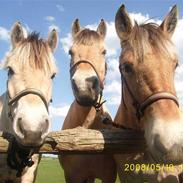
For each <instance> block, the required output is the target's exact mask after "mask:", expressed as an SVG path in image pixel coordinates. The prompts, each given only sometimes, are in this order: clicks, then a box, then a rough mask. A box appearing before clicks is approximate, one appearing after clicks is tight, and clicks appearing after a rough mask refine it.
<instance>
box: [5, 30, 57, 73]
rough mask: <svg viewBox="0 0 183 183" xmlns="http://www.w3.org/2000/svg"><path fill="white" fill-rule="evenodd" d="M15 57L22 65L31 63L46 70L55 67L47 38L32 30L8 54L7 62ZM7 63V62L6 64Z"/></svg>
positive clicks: (32, 65) (34, 66)
mask: <svg viewBox="0 0 183 183" xmlns="http://www.w3.org/2000/svg"><path fill="white" fill-rule="evenodd" d="M12 56H13V57H14V58H15V59H16V60H17V61H18V62H21V63H22V66H24V65H26V64H30V66H31V67H33V68H35V69H43V70H45V72H47V70H51V69H52V68H51V67H53V66H52V64H53V62H52V63H51V60H53V56H52V54H51V49H50V47H49V45H48V43H47V41H46V40H43V39H42V38H40V36H39V33H37V32H32V33H30V34H29V35H28V36H27V38H25V39H24V40H22V41H20V43H19V44H18V45H17V46H16V47H15V48H14V49H13V50H12V51H11V52H10V53H9V54H8V56H7V63H8V62H9V61H10V60H11V57H12ZM5 65H7V64H5ZM55 67H56V66H55Z"/></svg>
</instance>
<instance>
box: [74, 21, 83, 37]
mask: <svg viewBox="0 0 183 183" xmlns="http://www.w3.org/2000/svg"><path fill="white" fill-rule="evenodd" d="M80 30H81V27H80V24H79V19H76V20H75V21H74V23H73V24H72V38H73V39H74V37H75V35H76V34H77V33H78V32H79V31H80Z"/></svg>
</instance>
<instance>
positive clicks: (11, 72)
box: [7, 67, 15, 76]
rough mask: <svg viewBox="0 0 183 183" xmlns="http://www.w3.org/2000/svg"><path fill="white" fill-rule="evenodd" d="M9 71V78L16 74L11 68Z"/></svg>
mask: <svg viewBox="0 0 183 183" xmlns="http://www.w3.org/2000/svg"><path fill="white" fill-rule="evenodd" d="M7 69H8V76H12V75H13V74H15V72H14V71H13V69H12V68H11V67H8V68H7Z"/></svg>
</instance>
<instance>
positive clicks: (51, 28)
mask: <svg viewBox="0 0 183 183" xmlns="http://www.w3.org/2000/svg"><path fill="white" fill-rule="evenodd" d="M53 29H56V30H57V31H58V32H60V28H59V26H57V25H55V24H52V25H50V26H49V27H48V30H49V31H52V30H53Z"/></svg>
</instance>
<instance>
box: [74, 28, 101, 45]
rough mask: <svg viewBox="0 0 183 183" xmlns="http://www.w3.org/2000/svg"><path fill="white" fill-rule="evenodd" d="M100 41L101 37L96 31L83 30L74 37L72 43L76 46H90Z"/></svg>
mask: <svg viewBox="0 0 183 183" xmlns="http://www.w3.org/2000/svg"><path fill="white" fill-rule="evenodd" d="M100 39H101V37H100V35H99V34H98V33H97V32H96V31H93V30H90V29H83V30H81V31H80V32H79V33H78V34H77V35H76V37H75V39H74V42H75V43H76V44H84V45H92V44H93V43H94V42H96V41H99V40H100Z"/></svg>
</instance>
